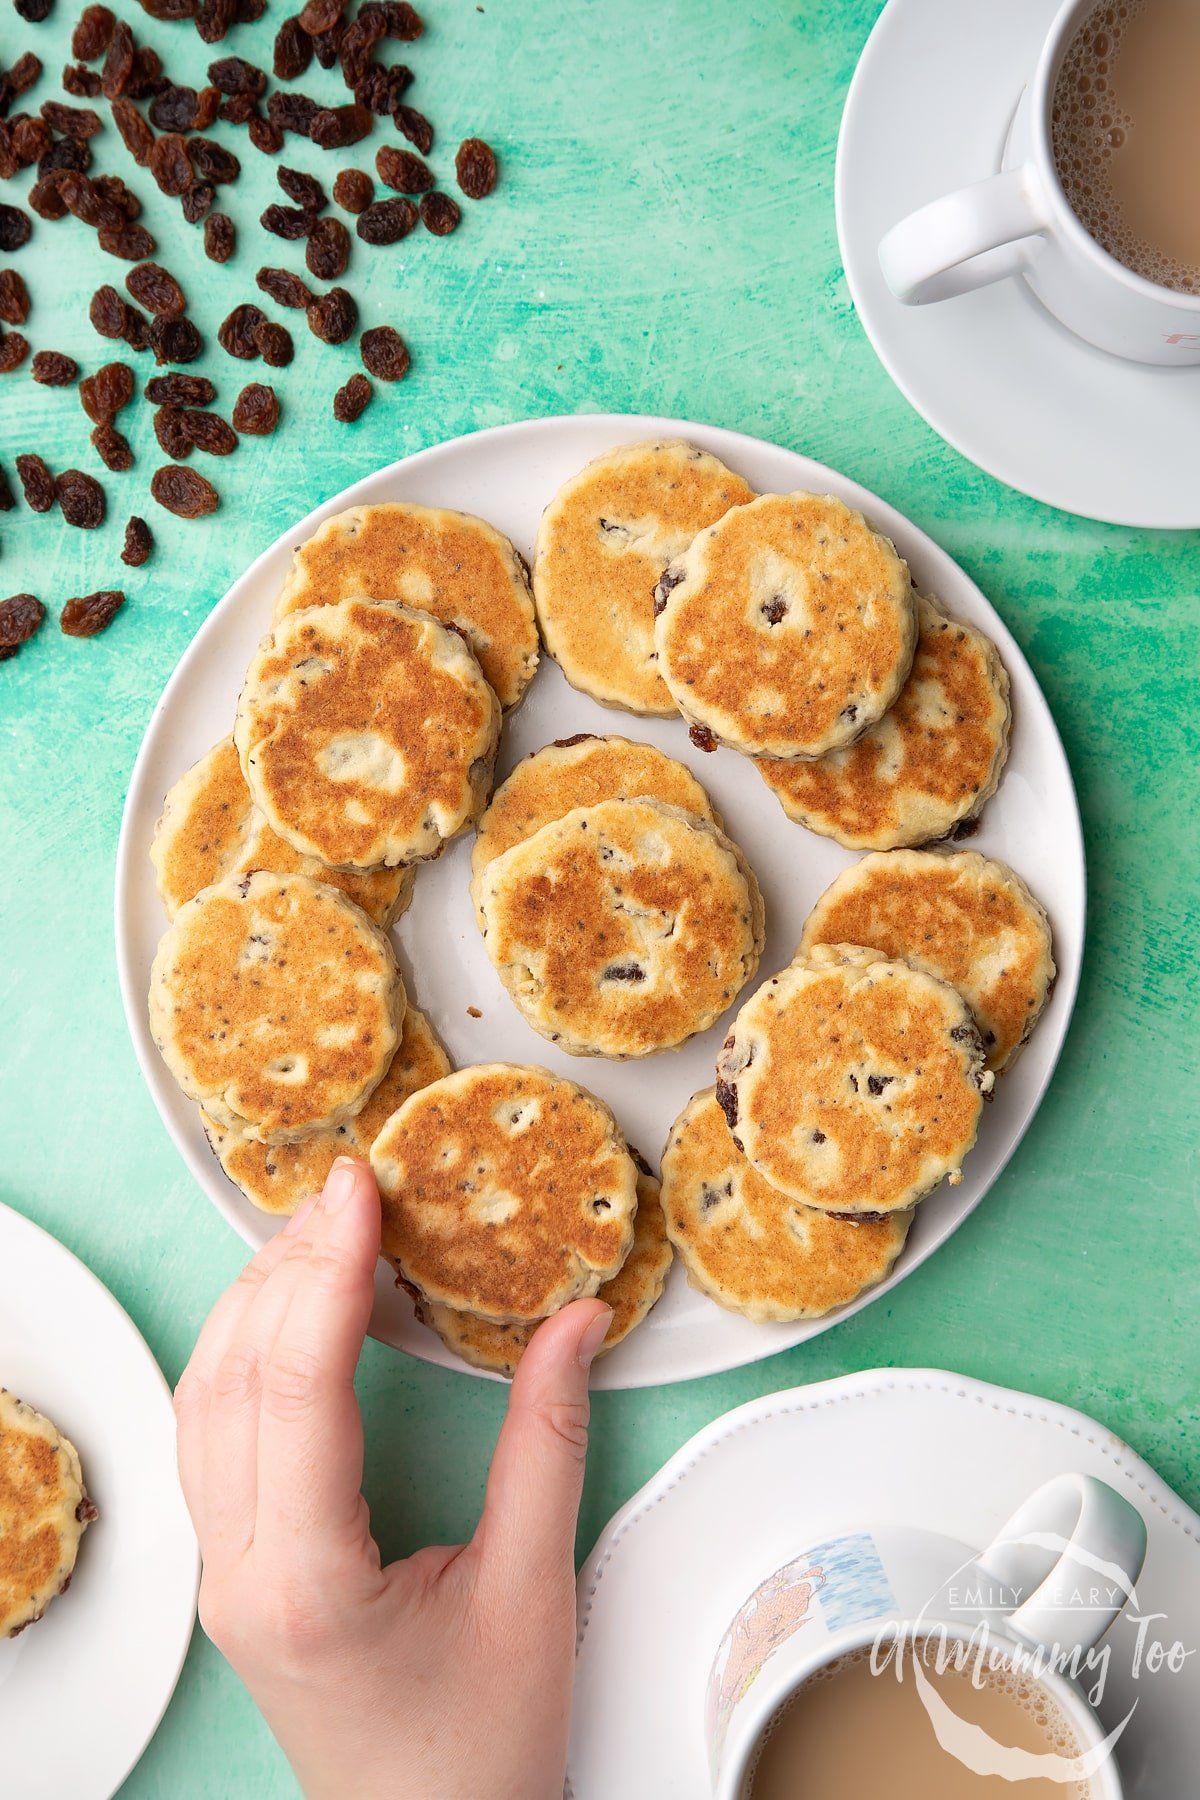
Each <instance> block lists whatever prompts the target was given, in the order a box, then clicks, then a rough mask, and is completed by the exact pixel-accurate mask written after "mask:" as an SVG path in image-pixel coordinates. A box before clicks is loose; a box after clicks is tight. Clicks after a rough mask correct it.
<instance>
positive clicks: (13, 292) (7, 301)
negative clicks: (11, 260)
mask: <svg viewBox="0 0 1200 1800" xmlns="http://www.w3.org/2000/svg"><path fill="white" fill-rule="evenodd" d="M28 317H29V291H28V289H27V288H26V286H25V283H24V280H23V279H22V277H21V276H20V275H18V273H17V271H16V270H15V269H0V319H3V321H4V323H5V324H6V325H23V324H24V323H25V321H26V319H27V318H28Z"/></svg>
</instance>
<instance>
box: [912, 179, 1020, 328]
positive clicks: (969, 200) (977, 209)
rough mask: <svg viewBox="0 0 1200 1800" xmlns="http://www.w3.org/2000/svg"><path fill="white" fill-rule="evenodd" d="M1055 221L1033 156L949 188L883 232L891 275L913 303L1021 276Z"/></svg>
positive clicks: (945, 296) (955, 295) (945, 298)
mask: <svg viewBox="0 0 1200 1800" xmlns="http://www.w3.org/2000/svg"><path fill="white" fill-rule="evenodd" d="M1048 223H1049V214H1048V212H1047V209H1046V206H1045V204H1044V200H1043V194H1042V186H1041V182H1040V180H1039V178H1038V175H1037V172H1036V170H1035V169H1034V168H1033V166H1032V164H1030V163H1023V164H1021V166H1020V167H1019V168H1016V169H1006V170H1005V171H1004V173H1003V174H1002V175H989V176H987V177H986V178H985V179H984V180H983V181H976V182H974V183H972V185H971V186H970V187H964V188H958V189H957V190H956V191H955V192H954V193H953V194H943V195H942V197H941V199H940V200H931V201H930V203H929V205H928V206H922V207H918V209H917V211H916V212H913V213H909V215H908V217H907V218H906V219H901V221H900V223H899V224H898V225H893V226H892V229H891V230H890V231H889V232H888V233H887V235H886V236H885V237H884V238H883V239H882V241H881V242H880V245H879V262H880V266H881V268H882V269H883V276H884V280H885V281H886V282H887V284H888V286H889V287H890V288H891V290H892V292H893V294H895V296H896V298H897V300H902V301H903V302H904V304H905V306H925V305H927V304H928V302H929V301H931V300H953V299H954V298H956V297H957V295H959V294H969V293H970V292H971V291H972V290H973V289H975V288H981V287H986V286H987V285H988V283H989V282H993V281H1003V280H1004V278H1005V277H1006V276H1008V275H1019V274H1020V273H1021V271H1022V270H1023V269H1027V268H1028V267H1029V266H1030V264H1031V263H1032V261H1033V258H1034V255H1035V253H1036V250H1037V248H1038V244H1037V243H1034V242H1031V241H1030V240H1031V239H1039V238H1040V235H1041V233H1042V232H1044V231H1045V229H1046V227H1047V225H1048Z"/></svg>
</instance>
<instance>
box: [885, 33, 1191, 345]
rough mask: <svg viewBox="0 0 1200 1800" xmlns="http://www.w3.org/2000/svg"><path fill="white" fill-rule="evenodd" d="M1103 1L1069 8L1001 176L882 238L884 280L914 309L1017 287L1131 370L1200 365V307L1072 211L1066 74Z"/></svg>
mask: <svg viewBox="0 0 1200 1800" xmlns="http://www.w3.org/2000/svg"><path fill="white" fill-rule="evenodd" d="M1094 5H1095V0H1067V3H1066V5H1064V6H1063V7H1061V8H1060V10H1059V12H1058V14H1057V16H1056V17H1055V20H1054V23H1053V24H1052V25H1051V27H1050V32H1049V36H1048V37H1047V38H1046V40H1045V43H1044V45H1043V47H1042V53H1041V57H1040V58H1039V61H1038V65H1037V68H1036V70H1035V72H1034V75H1033V78H1032V80H1031V81H1030V83H1029V85H1028V86H1027V87H1026V88H1025V90H1024V92H1023V94H1022V95H1021V99H1020V103H1019V105H1018V107H1017V111H1016V116H1015V118H1014V119H1013V123H1012V127H1011V129H1010V131H1009V135H1008V142H1007V144H1006V146H1005V150H1004V156H1003V160H1002V166H1001V173H1000V174H998V175H989V176H988V177H987V178H986V179H985V180H983V181H977V182H975V183H974V184H973V185H972V186H970V187H964V188H958V189H957V190H956V191H955V192H954V193H952V194H944V195H943V196H942V198H941V199H940V200H934V201H931V202H930V204H929V205H928V206H922V207H920V208H919V209H918V210H917V211H916V212H913V213H909V215H908V217H907V218H905V219H901V220H900V222H899V224H898V225H893V226H892V229H891V230H890V231H889V232H888V233H887V235H886V236H885V237H884V238H883V240H882V242H881V243H880V246H879V261H880V265H881V267H882V269H883V274H884V279H885V280H886V282H887V284H888V286H889V287H890V288H891V290H892V292H893V294H895V296H896V298H897V299H898V300H902V301H903V302H904V303H905V305H907V306H924V305H927V304H928V303H929V302H930V301H935V300H949V299H953V298H954V297H955V296H957V295H959V294H966V293H969V292H970V291H971V290H972V289H974V288H980V287H985V286H986V285H987V284H988V283H990V282H993V281H1002V280H1004V279H1005V278H1006V277H1008V276H1012V275H1020V276H1023V277H1024V279H1025V281H1026V282H1027V283H1028V284H1029V286H1030V287H1031V288H1032V289H1033V292H1034V293H1035V294H1036V295H1037V297H1038V299H1039V300H1040V301H1041V303H1042V305H1043V306H1044V307H1045V308H1046V309H1047V311H1049V312H1051V313H1053V314H1054V316H1055V318H1056V319H1058V320H1060V321H1061V323H1062V324H1064V325H1065V326H1067V328H1068V329H1069V330H1070V331H1073V332H1074V333H1075V335H1076V336H1077V337H1081V338H1084V339H1085V340H1086V341H1087V342H1088V343H1089V344H1095V345H1096V346H1097V347H1098V348H1099V349H1101V350H1108V351H1111V352H1112V354H1113V355H1114V356H1122V357H1126V358H1128V359H1129V360H1130V361H1132V362H1144V363H1164V364H1168V365H1171V366H1173V367H1179V366H1180V365H1182V364H1185V363H1197V362H1200V295H1198V294H1185V293H1179V292H1177V291H1176V290H1175V289H1174V288H1168V287H1160V286H1159V285H1158V284H1157V283H1155V282H1153V281H1148V280H1147V279H1146V277H1145V276H1143V275H1136V274H1134V272H1133V270H1132V269H1127V268H1126V267H1125V265H1124V263H1122V262H1118V260H1117V258H1116V257H1115V256H1110V255H1109V253H1108V251H1107V250H1105V249H1102V247H1101V246H1100V245H1099V244H1098V243H1097V242H1096V240H1095V238H1093V237H1092V236H1091V235H1090V233H1089V232H1088V231H1087V229H1086V227H1085V226H1084V225H1083V224H1082V222H1081V221H1080V219H1079V218H1078V217H1077V216H1076V214H1075V213H1074V212H1073V211H1072V209H1071V205H1070V203H1069V201H1068V200H1067V197H1066V194H1065V193H1064V192H1063V187H1062V183H1061V181H1060V180H1059V177H1058V171H1057V169H1056V168H1055V164H1054V155H1053V151H1052V148H1051V136H1050V130H1051V116H1050V115H1051V108H1052V106H1053V102H1054V89H1055V83H1056V82H1057V80H1058V73H1059V69H1060V68H1061V66H1062V61H1063V58H1064V56H1065V55H1066V52H1067V50H1068V48H1069V47H1070V44H1071V40H1072V38H1073V37H1074V35H1075V31H1076V28H1077V27H1078V26H1079V25H1080V24H1081V23H1082V21H1083V20H1084V19H1085V18H1086V17H1087V15H1088V13H1089V12H1091V11H1092V10H1093V7H1094Z"/></svg>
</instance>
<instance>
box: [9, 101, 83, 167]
mask: <svg viewBox="0 0 1200 1800" xmlns="http://www.w3.org/2000/svg"><path fill="white" fill-rule="evenodd" d="M10 132H11V136H10V146H11V151H12V158H13V161H14V162H15V163H16V164H17V165H18V166H19V167H20V168H22V169H27V168H28V167H29V165H30V163H34V162H35V163H40V162H41V160H42V158H43V157H44V156H46V155H48V154H49V152H50V151H51V150H52V149H53V148H54V133H53V132H52V131H51V129H50V127H49V126H48V125H47V123H46V121H45V119H39V118H36V117H35V116H34V115H33V114H32V113H18V114H17V117H16V118H15V119H14V120H13V122H12V125H11V127H10ZM62 141H63V143H65V144H70V145H71V147H72V151H73V152H74V153H75V154H76V155H77V156H79V157H80V159H81V160H82V159H86V160H87V161H89V162H90V161H91V155H92V153H91V151H90V149H89V148H88V146H87V144H86V142H85V141H84V140H82V139H80V138H64V139H63V140H62ZM10 172H11V173H13V174H15V173H16V171H15V170H12V171H10Z"/></svg>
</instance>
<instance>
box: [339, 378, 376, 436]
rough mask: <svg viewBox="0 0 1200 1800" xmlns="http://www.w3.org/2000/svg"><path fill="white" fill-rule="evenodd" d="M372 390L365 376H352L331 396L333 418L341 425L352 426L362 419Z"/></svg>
mask: <svg viewBox="0 0 1200 1800" xmlns="http://www.w3.org/2000/svg"><path fill="white" fill-rule="evenodd" d="M373 391H374V390H373V389H372V387H371V384H370V382H369V381H368V380H367V378H366V376H365V375H352V376H351V377H350V379H349V381H348V382H347V383H346V385H345V386H344V387H340V388H339V389H338V391H337V393H336V394H335V395H334V396H333V416H334V418H335V419H336V420H337V421H338V423H339V424H341V425H352V424H353V423H354V421H355V419H359V418H361V417H362V415H363V413H364V412H365V410H366V407H367V402H368V401H369V400H370V398H371V394H372V392H373Z"/></svg>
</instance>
